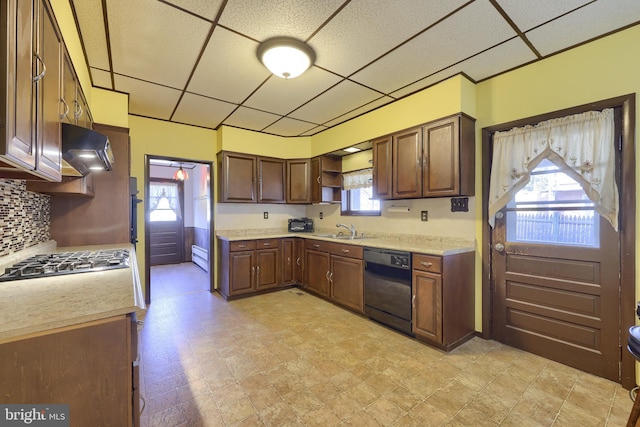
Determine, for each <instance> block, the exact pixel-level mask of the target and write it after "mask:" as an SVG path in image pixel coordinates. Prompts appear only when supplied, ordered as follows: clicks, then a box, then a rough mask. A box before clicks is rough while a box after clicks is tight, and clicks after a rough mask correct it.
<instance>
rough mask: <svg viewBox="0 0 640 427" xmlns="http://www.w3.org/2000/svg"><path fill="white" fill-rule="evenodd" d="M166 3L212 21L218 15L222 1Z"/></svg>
mask: <svg viewBox="0 0 640 427" xmlns="http://www.w3.org/2000/svg"><path fill="white" fill-rule="evenodd" d="M167 3H171V4H174V5H176V6H178V7H181V8H183V9H186V10H188V11H190V12H193V13H195V14H196V15H199V16H202V17H203V18H206V19H208V20H210V21H213V20H214V19H215V18H216V16H217V15H218V11H219V10H220V6H221V5H222V3H223V2H222V0H207V1H202V0H169V1H167Z"/></svg>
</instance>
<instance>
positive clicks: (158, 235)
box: [149, 180, 184, 265]
mask: <svg viewBox="0 0 640 427" xmlns="http://www.w3.org/2000/svg"><path fill="white" fill-rule="evenodd" d="M182 194H183V192H182V182H179V181H163V180H151V182H150V201H151V211H150V212H149V233H150V235H149V243H150V254H149V263H150V265H161V264H177V263H181V262H182V261H183V260H184V255H183V247H184V243H183V241H184V225H183V220H182V206H183V203H182Z"/></svg>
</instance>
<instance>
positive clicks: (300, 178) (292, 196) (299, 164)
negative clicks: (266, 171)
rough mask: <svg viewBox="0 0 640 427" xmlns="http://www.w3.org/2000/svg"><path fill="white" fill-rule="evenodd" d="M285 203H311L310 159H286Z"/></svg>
mask: <svg viewBox="0 0 640 427" xmlns="http://www.w3.org/2000/svg"><path fill="white" fill-rule="evenodd" d="M287 203H306V204H309V203H311V160H310V159H291V160H287Z"/></svg>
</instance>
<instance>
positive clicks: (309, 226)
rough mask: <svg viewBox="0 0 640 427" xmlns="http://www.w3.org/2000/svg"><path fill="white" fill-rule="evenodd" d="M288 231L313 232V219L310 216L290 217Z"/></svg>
mask: <svg viewBox="0 0 640 427" xmlns="http://www.w3.org/2000/svg"><path fill="white" fill-rule="evenodd" d="M289 231H299V232H304V233H312V232H313V219H311V218H291V219H290V220H289Z"/></svg>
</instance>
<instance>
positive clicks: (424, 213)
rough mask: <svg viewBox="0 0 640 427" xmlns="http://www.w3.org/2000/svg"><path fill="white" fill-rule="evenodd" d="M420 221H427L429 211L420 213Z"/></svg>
mask: <svg viewBox="0 0 640 427" xmlns="http://www.w3.org/2000/svg"><path fill="white" fill-rule="evenodd" d="M420 221H429V211H421V212H420Z"/></svg>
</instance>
